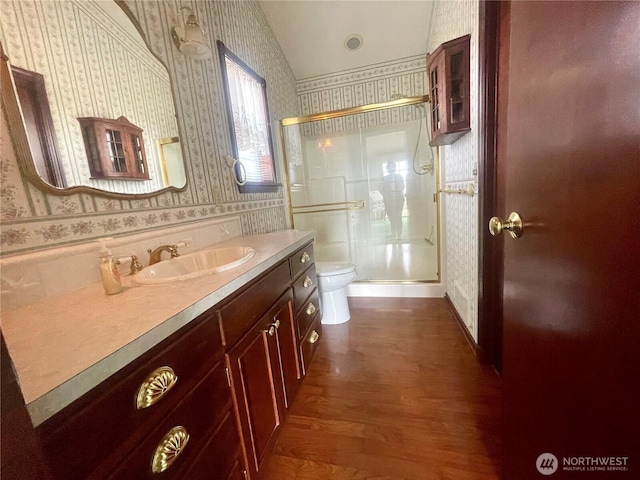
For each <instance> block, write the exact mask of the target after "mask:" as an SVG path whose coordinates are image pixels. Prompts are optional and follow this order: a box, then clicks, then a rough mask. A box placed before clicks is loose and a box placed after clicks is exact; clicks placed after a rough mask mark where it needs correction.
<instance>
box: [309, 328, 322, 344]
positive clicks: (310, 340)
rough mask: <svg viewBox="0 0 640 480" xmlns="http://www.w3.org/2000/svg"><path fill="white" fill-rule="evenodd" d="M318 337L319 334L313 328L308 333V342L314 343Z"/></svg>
mask: <svg viewBox="0 0 640 480" xmlns="http://www.w3.org/2000/svg"><path fill="white" fill-rule="evenodd" d="M318 339H320V334H319V333H318V332H316V331H315V330H314V331H313V332H311V335H309V343H316V342H317V341H318Z"/></svg>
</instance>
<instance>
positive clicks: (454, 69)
mask: <svg viewBox="0 0 640 480" xmlns="http://www.w3.org/2000/svg"><path fill="white" fill-rule="evenodd" d="M470 38H471V36H470V35H465V36H463V37H460V38H456V39H454V40H451V41H449V42H445V43H443V44H442V45H440V46H439V47H438V48H436V49H435V50H434V51H433V53H431V54H430V55H429V57H428V60H427V72H428V74H429V97H430V103H429V108H430V119H429V120H430V121H429V123H430V124H431V141H430V142H429V145H430V146H432V147H434V146H439V145H450V144H452V143H454V142H455V141H456V140H458V139H459V138H460V137H461V136H462V135H464V134H465V133H467V132H468V131H470V130H471V104H470V98H469V97H470V94H471V84H470V59H469V40H470Z"/></svg>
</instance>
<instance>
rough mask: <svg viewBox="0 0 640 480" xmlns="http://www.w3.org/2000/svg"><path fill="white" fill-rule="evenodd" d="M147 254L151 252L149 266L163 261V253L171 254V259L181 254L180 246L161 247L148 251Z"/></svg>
mask: <svg viewBox="0 0 640 480" xmlns="http://www.w3.org/2000/svg"><path fill="white" fill-rule="evenodd" d="M147 252H149V265H153V264H154V263H158V262H159V261H160V260H161V259H162V258H161V257H162V252H169V253H170V254H171V258H175V257H179V256H180V253H178V245H161V246H159V247H158V248H156V249H155V250H151V249H148V250H147Z"/></svg>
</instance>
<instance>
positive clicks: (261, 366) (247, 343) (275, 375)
mask: <svg viewBox="0 0 640 480" xmlns="http://www.w3.org/2000/svg"><path fill="white" fill-rule="evenodd" d="M271 324H272V319H271V317H269V316H265V317H263V318H262V319H261V320H259V321H258V322H257V323H256V325H255V326H254V327H253V328H252V329H251V330H250V331H249V333H247V335H245V337H244V338H243V339H242V340H241V341H240V342H239V343H238V344H237V345H236V346H235V347H234V348H233V349H231V351H230V352H229V353H228V354H227V355H226V358H227V366H228V368H229V371H230V372H231V385H232V387H233V394H234V402H235V405H236V408H237V413H238V421H239V424H240V431H241V434H242V443H243V446H244V452H245V455H246V461H247V468H248V470H249V472H253V473H256V472H257V471H258V469H259V467H260V464H261V463H262V460H263V459H264V456H265V453H266V452H267V449H268V447H269V446H270V442H271V439H272V438H273V436H274V434H275V432H276V429H277V428H278V425H280V423H281V421H282V419H281V412H283V411H284V408H283V406H282V401H283V397H284V394H283V389H282V378H281V375H280V362H279V358H278V355H277V353H276V354H275V355H274V353H275V352H277V344H276V337H275V336H271V335H269V334H268V331H269V329H270V328H271V327H272V325H271Z"/></svg>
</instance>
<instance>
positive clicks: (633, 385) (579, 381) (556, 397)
mask: <svg viewBox="0 0 640 480" xmlns="http://www.w3.org/2000/svg"><path fill="white" fill-rule="evenodd" d="M639 25H640V3H639V2H620V3H614V2H544V3H543V4H542V3H537V2H512V3H511V6H510V14H509V15H508V16H507V21H506V22H502V23H501V38H500V44H501V45H502V46H505V45H507V44H508V48H509V55H508V57H502V55H501V62H500V71H501V73H502V76H501V78H500V83H499V89H498V102H499V112H505V111H506V118H505V117H504V116H502V117H500V115H499V118H498V122H499V126H498V141H499V143H498V152H499V153H498V162H499V164H501V171H502V172H506V173H505V177H504V191H503V192H501V193H503V194H504V205H505V211H503V212H496V214H499V216H506V215H508V214H509V212H511V211H516V212H518V213H519V214H520V215H521V216H522V218H523V219H524V222H525V227H524V234H523V235H522V237H521V238H518V239H513V238H511V237H510V236H509V235H508V234H506V235H505V234H503V235H502V238H503V240H502V239H499V238H496V239H495V240H496V241H504V288H503V295H504V300H503V302H504V303H503V309H504V361H503V374H504V381H505V385H504V386H505V390H504V394H505V418H504V420H505V441H504V449H505V451H504V458H505V469H504V478H505V479H520V480H526V479H529V478H536V479H537V478H540V477H541V473H543V474H551V473H552V472H553V470H554V468H557V471H555V472H554V473H553V476H552V477H551V478H640V455H639V452H638V449H639V446H640V440H639V439H640V420H639V412H640V408H639V406H640V403H639V402H640V382H639V380H640V378H639V374H640V355H639V354H638V352H639V350H638V345H639V341H640V334H639V332H640V301H639V299H640V276H639V272H640V264H639V254H640V249H639V245H640V49H639V48H640V47H639V45H640V28H639ZM507 68H508V75H504V72H505V71H507V70H506V69H507ZM506 77H508V78H506ZM505 79H506V82H505V81H504V80H505ZM505 102H506V104H505ZM505 107H506V109H505ZM505 233H506V232H505ZM542 454H552V455H553V457H552V456H551V455H546V456H543V457H540V456H541V455H542ZM593 458H598V459H600V460H595V461H596V462H598V465H597V466H595V468H594V465H593V463H594V460H593ZM603 464H605V465H603ZM611 464H613V465H611ZM589 466H591V473H588V472H585V471H581V470H580V467H582V468H584V469H585V470H589V468H590V467H589ZM570 467H578V470H575V469H573V470H571V471H570V470H568V468H570ZM610 467H615V468H619V469H625V468H626V469H627V470H628V471H626V472H624V471H623V472H619V471H611V470H609V468H610ZM594 472H596V473H594Z"/></svg>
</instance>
